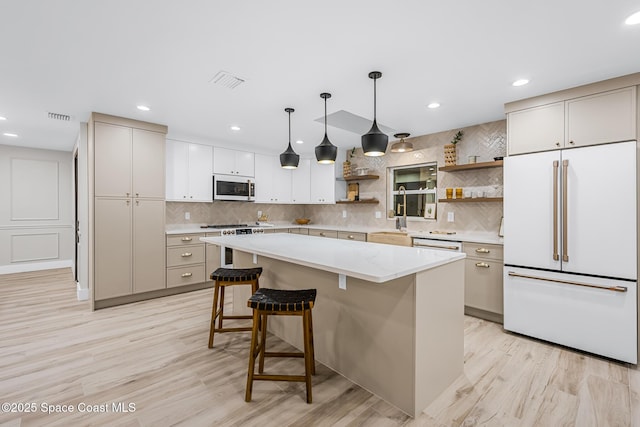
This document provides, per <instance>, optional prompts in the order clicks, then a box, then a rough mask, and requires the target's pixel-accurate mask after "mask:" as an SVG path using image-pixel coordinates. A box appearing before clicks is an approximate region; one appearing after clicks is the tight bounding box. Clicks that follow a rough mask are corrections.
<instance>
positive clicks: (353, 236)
mask: <svg viewBox="0 0 640 427" xmlns="http://www.w3.org/2000/svg"><path fill="white" fill-rule="evenodd" d="M338 239H343V240H356V241H358V242H366V241H367V233H351V232H349V231H338Z"/></svg>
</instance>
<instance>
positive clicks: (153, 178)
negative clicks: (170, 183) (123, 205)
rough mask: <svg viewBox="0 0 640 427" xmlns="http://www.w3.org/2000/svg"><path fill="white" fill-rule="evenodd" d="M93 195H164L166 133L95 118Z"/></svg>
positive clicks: (150, 196)
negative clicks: (99, 120)
mask: <svg viewBox="0 0 640 427" xmlns="http://www.w3.org/2000/svg"><path fill="white" fill-rule="evenodd" d="M94 135H95V138H94V140H95V143H94V158H95V195H96V196H98V197H139V198H164V192H165V185H164V181H165V178H164V176H165V173H164V172H165V171H164V159H165V135H164V134H163V133H160V132H152V131H148V130H142V129H136V128H131V127H128V126H120V125H116V124H110V123H102V122H96V123H95V128H94Z"/></svg>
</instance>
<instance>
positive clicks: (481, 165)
mask: <svg viewBox="0 0 640 427" xmlns="http://www.w3.org/2000/svg"><path fill="white" fill-rule="evenodd" d="M502 163H503V161H502V160H496V161H493V162H482V163H469V164H466V165H454V166H441V167H439V168H438V170H439V171H442V172H455V171H463V170H471V169H486V168H500V167H502Z"/></svg>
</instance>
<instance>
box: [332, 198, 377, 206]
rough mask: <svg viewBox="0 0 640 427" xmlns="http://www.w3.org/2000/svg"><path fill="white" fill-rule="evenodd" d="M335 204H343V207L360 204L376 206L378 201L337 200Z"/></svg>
mask: <svg viewBox="0 0 640 427" xmlns="http://www.w3.org/2000/svg"><path fill="white" fill-rule="evenodd" d="M336 203H338V204H343V205H347V204H348V205H358V204H360V205H362V204H370V205H377V204H378V203H380V201H378V199H366V200H353V201H351V200H338V201H337V202H336Z"/></svg>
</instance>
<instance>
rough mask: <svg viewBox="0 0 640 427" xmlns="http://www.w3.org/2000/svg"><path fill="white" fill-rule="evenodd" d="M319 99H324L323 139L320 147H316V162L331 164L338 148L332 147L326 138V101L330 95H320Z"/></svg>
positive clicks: (334, 159)
mask: <svg viewBox="0 0 640 427" xmlns="http://www.w3.org/2000/svg"><path fill="white" fill-rule="evenodd" d="M320 98H322V99H324V138H323V139H322V142H321V143H320V145H318V146H316V160H317V161H318V163H322V164H331V163H335V161H336V157H337V155H338V147H336V146H335V145H333V144H332V143H331V141H329V137H328V136H327V99H328V98H331V94H330V93H321V94H320Z"/></svg>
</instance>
